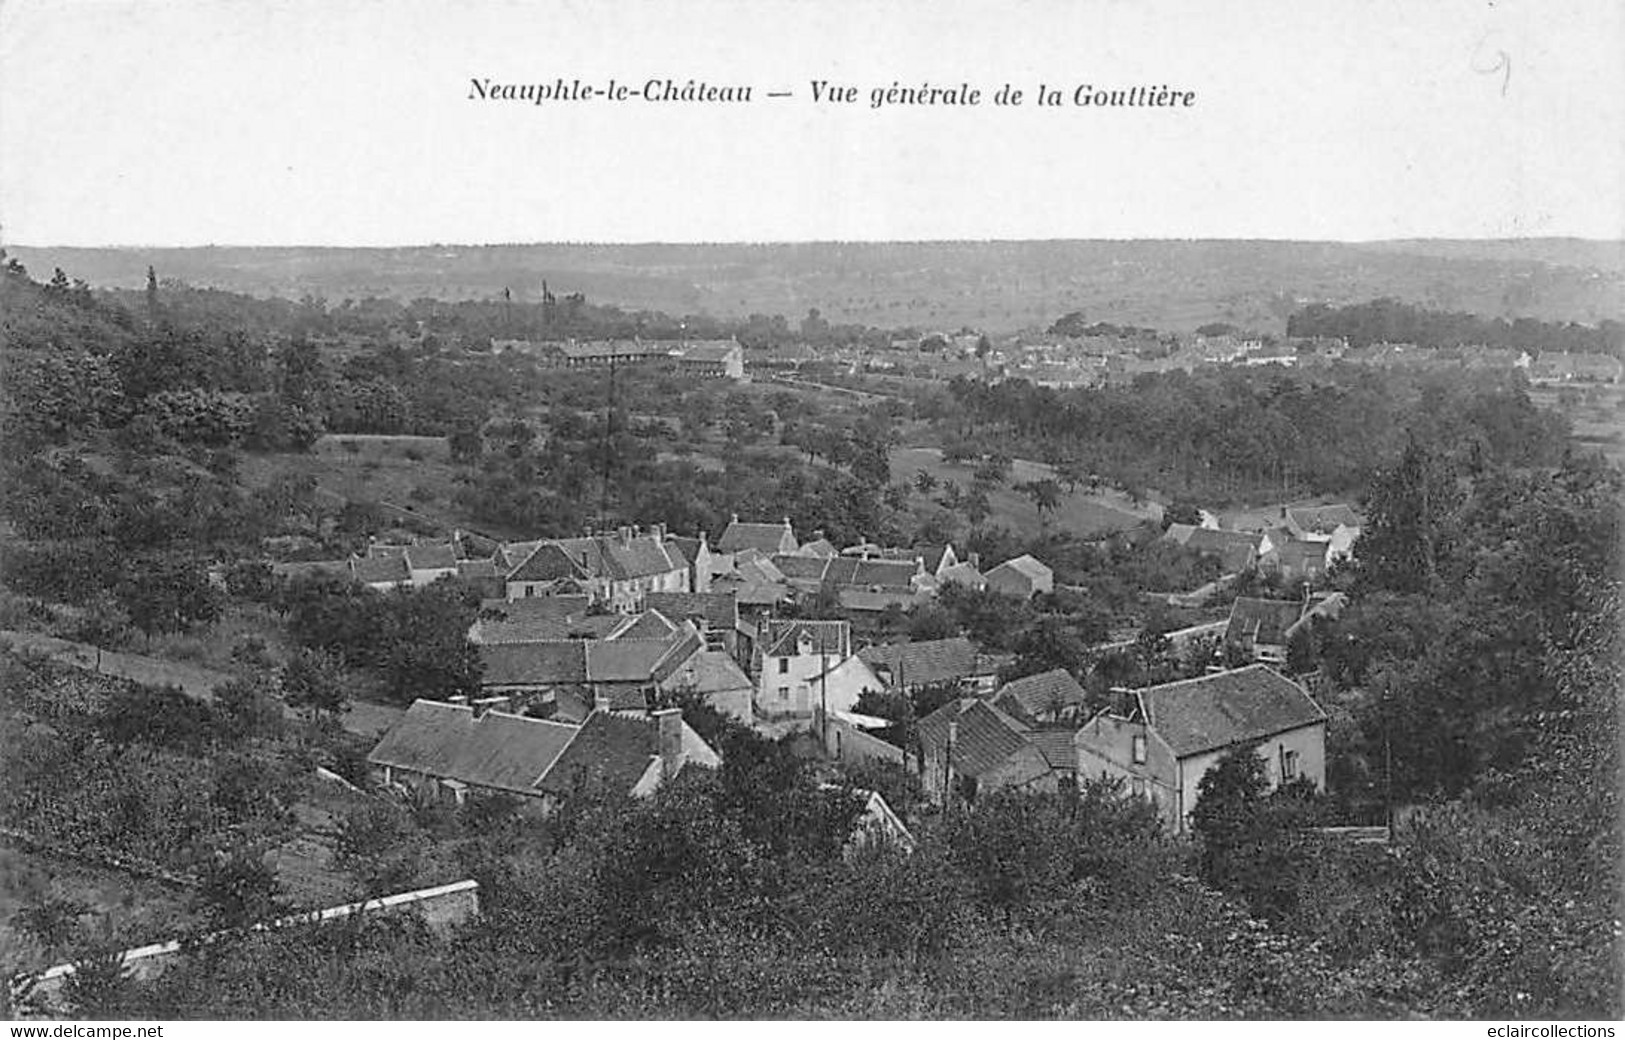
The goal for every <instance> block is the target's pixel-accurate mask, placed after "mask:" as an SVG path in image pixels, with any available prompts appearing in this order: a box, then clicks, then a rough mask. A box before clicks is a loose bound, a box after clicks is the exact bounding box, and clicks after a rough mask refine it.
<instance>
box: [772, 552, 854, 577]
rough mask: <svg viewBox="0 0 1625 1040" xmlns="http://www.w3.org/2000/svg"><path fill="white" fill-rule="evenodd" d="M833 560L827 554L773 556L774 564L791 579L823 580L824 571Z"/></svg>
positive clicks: (783, 554)
mask: <svg viewBox="0 0 1625 1040" xmlns="http://www.w3.org/2000/svg"><path fill="white" fill-rule="evenodd" d="M832 562H834V563H838V562H840V561H838V560H834V561H832V560H831V559H830V558H829V557H826V556H806V555H791V554H789V553H779V554H777V555H775V556H774V557H773V566H775V567H777V568H778V569H779V573H781V574H783V575H784V576H785V578H787V579H789V580H790V581H823V580H824V572H825V571H826V570H828V569H829V567H830V564H831V563H832Z"/></svg>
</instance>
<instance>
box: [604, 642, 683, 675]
mask: <svg viewBox="0 0 1625 1040" xmlns="http://www.w3.org/2000/svg"><path fill="white" fill-rule="evenodd" d="M582 646H583V647H584V648H585V649H586V654H587V657H586V661H587V680H588V681H589V682H650V681H652V680H653V676H654V672H655V665H657V664H659V663H660V659H661V658H663V657H665V656H666V654H667V653H668V652H670V650H671V648H672V644H671V641H670V640H666V639H601V640H597V641H595V642H590V643H583V644H582Z"/></svg>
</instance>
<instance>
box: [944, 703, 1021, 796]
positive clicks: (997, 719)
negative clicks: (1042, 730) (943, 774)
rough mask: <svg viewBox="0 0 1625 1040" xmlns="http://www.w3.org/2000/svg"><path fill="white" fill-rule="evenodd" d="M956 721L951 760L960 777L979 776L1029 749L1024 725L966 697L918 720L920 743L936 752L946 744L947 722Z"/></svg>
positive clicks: (987, 705)
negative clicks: (957, 723) (956, 727)
mask: <svg viewBox="0 0 1625 1040" xmlns="http://www.w3.org/2000/svg"><path fill="white" fill-rule="evenodd" d="M955 719H957V720H958V722H959V729H958V732H957V733H956V734H955V735H954V746H953V749H952V752H951V755H950V760H951V762H952V764H953V767H954V770H955V771H956V772H958V773H959V774H960V775H962V776H981V775H982V774H984V773H988V772H991V771H992V770H994V769H997V768H998V767H999V766H1000V765H1002V764H1003V763H1004V762H1005V761H1006V760H1007V759H1009V758H1010V756H1012V755H1015V754H1018V753H1019V752H1021V751H1022V750H1023V749H1024V748H1027V747H1030V746H1031V744H1030V743H1029V742H1028V740H1027V731H1028V730H1027V726H1026V724H1024V723H1022V722H1020V721H1018V720H1016V719H1013V718H1011V717H1010V716H1009V715H1006V714H1005V713H1004V712H1002V711H1000V710H999V709H997V708H995V707H993V706H992V705H991V704H989V703H987V702H986V701H984V700H980V699H978V698H975V697H965V698H961V699H959V700H954V701H949V702H948V703H947V704H944V705H943V706H942V707H940V708H938V709H937V710H936V711H934V712H932V713H931V714H929V715H927V716H926V717H925V718H923V719H921V720H920V724H919V730H918V732H919V735H920V743H921V745H922V746H923V747H925V748H926V750H927V751H937V750H940V749H941V748H943V747H945V746H946V745H947V743H948V723H949V722H950V721H952V720H955Z"/></svg>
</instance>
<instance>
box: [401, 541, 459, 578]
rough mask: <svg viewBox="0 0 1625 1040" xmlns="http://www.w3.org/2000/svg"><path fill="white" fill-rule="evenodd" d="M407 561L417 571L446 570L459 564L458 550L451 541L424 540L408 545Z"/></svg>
mask: <svg viewBox="0 0 1625 1040" xmlns="http://www.w3.org/2000/svg"><path fill="white" fill-rule="evenodd" d="M406 562H407V565H408V566H410V567H411V568H412V569H413V570H415V571H445V570H451V569H453V568H455V567H456V566H457V550H456V549H455V548H454V547H453V546H452V544H451V543H450V542H424V543H420V544H418V545H409V546H407V547H406Z"/></svg>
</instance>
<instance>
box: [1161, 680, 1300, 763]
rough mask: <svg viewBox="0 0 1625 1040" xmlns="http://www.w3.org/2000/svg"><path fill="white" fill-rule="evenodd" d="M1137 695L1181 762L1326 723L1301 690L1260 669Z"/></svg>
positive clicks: (1183, 682)
mask: <svg viewBox="0 0 1625 1040" xmlns="http://www.w3.org/2000/svg"><path fill="white" fill-rule="evenodd" d="M1137 692H1138V696H1139V700H1140V705H1141V706H1142V708H1143V709H1144V711H1145V715H1146V721H1147V722H1148V723H1149V724H1150V726H1151V727H1152V728H1153V729H1155V730H1156V731H1157V733H1158V735H1159V736H1161V737H1162V739H1163V740H1165V741H1167V742H1168V746H1169V747H1171V748H1172V749H1173V751H1174V754H1175V755H1178V756H1179V757H1181V758H1184V757H1185V756H1187V755H1195V754H1199V753H1201V752H1203V751H1216V750H1218V749H1220V748H1226V747H1230V746H1232V745H1235V744H1242V743H1246V742H1247V741H1251V740H1262V739H1263V738H1265V737H1268V736H1272V735H1274V734H1276V733H1284V732H1285V731H1287V730H1290V729H1297V728H1298V727H1300V726H1307V725H1310V724H1312V723H1316V722H1324V721H1325V720H1326V713H1325V712H1324V711H1322V710H1321V709H1320V706H1319V705H1318V704H1316V703H1315V702H1314V699H1313V698H1311V697H1310V696H1309V694H1308V692H1307V691H1306V690H1305V689H1304V688H1303V687H1302V686H1299V685H1298V684H1297V683H1295V682H1293V681H1291V680H1290V679H1287V678H1286V677H1284V676H1282V675H1281V674H1280V673H1279V672H1276V671H1275V670H1274V669H1272V668H1269V667H1267V666H1265V665H1261V664H1255V665H1249V666H1248V667H1246V668H1237V669H1234V670H1233V671H1228V672H1216V673H1214V674H1213V675H1204V676H1202V677H1200V678H1197V679H1185V680H1182V681H1180V682H1172V683H1165V684H1163V685H1161V686H1152V687H1149V688H1147V689H1144V690H1139V691H1137Z"/></svg>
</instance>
